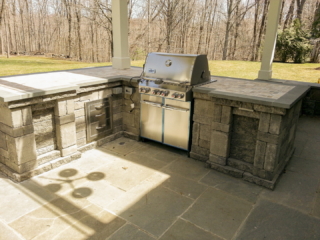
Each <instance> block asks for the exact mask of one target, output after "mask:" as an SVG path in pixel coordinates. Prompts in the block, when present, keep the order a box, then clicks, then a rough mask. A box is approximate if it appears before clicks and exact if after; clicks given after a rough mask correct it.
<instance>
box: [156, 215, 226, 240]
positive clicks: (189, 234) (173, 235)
mask: <svg viewBox="0 0 320 240" xmlns="http://www.w3.org/2000/svg"><path fill="white" fill-rule="evenodd" d="M200 237H201V238H200ZM177 239H183V240H195V239H201V240H222V238H219V237H218V236H215V235H213V234H212V233H210V232H207V231H205V230H203V229H201V228H199V227H197V226H196V225H194V224H192V223H190V222H187V221H185V220H182V219H179V220H178V221H177V222H176V223H175V224H174V225H173V226H172V227H171V228H170V229H169V230H168V231H167V232H166V233H165V234H164V235H163V236H162V237H161V238H160V240H177Z"/></svg>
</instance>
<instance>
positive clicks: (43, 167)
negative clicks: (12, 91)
mask: <svg viewBox="0 0 320 240" xmlns="http://www.w3.org/2000/svg"><path fill="white" fill-rule="evenodd" d="M124 85H127V86H130V87H132V88H133V89H134V90H133V94H132V95H128V94H124V93H120V94H113V91H112V89H113V88H115V87H121V88H124ZM137 87H138V85H137V83H125V82H122V81H118V82H113V83H105V84H99V85H94V86H87V87H82V88H80V91H78V92H76V91H70V92H65V93H60V94H54V95H47V96H42V97H35V98H30V99H25V100H19V101H14V102H9V103H3V104H1V107H0V111H1V114H0V171H1V172H2V173H4V174H5V175H7V176H8V177H9V178H11V179H13V180H14V181H23V180H25V179H28V178H30V177H32V176H35V175H38V174H40V173H42V172H45V171H48V170H50V169H52V168H55V167H58V166H60V165H62V164H65V163H68V162H70V161H72V160H75V159H77V158H80V157H81V152H84V151H86V150H89V149H92V148H94V147H96V146H97V145H102V144H105V143H107V142H109V141H112V140H114V139H116V138H118V137H121V136H123V135H125V136H127V137H131V138H133V139H139V131H140V130H139V128H140V95H139V92H138V91H137ZM122 92H124V91H122ZM107 97H111V98H112V101H111V103H112V127H113V128H112V132H110V134H109V133H108V136H106V137H104V138H102V139H99V140H98V141H94V142H88V141H87V137H86V116H85V103H86V102H89V101H94V100H99V99H104V98H107ZM132 103H133V104H134V108H132V107H131V104H132Z"/></svg>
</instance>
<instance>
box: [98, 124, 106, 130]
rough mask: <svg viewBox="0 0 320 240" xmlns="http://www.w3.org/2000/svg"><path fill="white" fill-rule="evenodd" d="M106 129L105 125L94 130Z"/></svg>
mask: <svg viewBox="0 0 320 240" xmlns="http://www.w3.org/2000/svg"><path fill="white" fill-rule="evenodd" d="M105 127H106V125H104V126H101V127H96V130H100V129H103V128H105Z"/></svg>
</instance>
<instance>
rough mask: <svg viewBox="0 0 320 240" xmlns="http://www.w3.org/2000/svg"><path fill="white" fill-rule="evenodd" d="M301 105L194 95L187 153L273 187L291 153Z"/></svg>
mask: <svg viewBox="0 0 320 240" xmlns="http://www.w3.org/2000/svg"><path fill="white" fill-rule="evenodd" d="M301 103H302V101H299V102H297V103H296V104H295V105H294V106H293V107H292V108H290V109H282V108H276V107H269V106H263V105H259V104H252V103H246V102H239V101H232V100H227V99H220V98H208V96H206V94H201V93H195V111H194V116H193V120H194V123H193V140H192V148H191V153H190V155H191V157H193V158H195V159H198V160H202V161H206V162H207V163H208V165H209V166H210V167H211V168H213V169H215V170H218V171H221V172H223V173H227V174H229V175H232V176H234V177H238V178H244V180H247V181H250V182H254V183H257V184H259V185H263V186H265V187H267V188H271V189H272V188H273V187H274V185H275V182H276V180H277V178H278V176H279V175H280V174H281V172H282V171H283V169H284V167H285V165H286V164H287V162H288V161H289V159H290V157H291V155H292V153H293V150H294V139H295V130H296V126H297V121H298V118H299V115H300V109H301ZM201 128H202V129H203V130H202V131H201ZM203 141H206V144H205V145H204V144H203V143H201V142H203Z"/></svg>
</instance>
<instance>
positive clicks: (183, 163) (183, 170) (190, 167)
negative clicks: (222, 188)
mask: <svg viewBox="0 0 320 240" xmlns="http://www.w3.org/2000/svg"><path fill="white" fill-rule="evenodd" d="M164 171H165V172H168V173H171V174H179V175H181V176H184V177H186V178H189V179H192V180H195V181H198V180H200V179H201V178H202V177H203V176H204V175H205V174H207V173H208V172H209V171H210V170H209V169H207V168H205V164H204V163H203V162H199V161H195V160H192V159H190V158H187V157H181V158H180V159H178V160H176V161H175V162H173V163H172V164H170V165H168V167H166V168H165V169H164Z"/></svg>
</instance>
